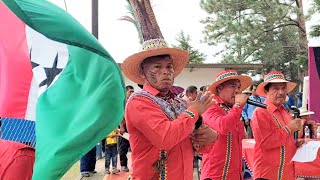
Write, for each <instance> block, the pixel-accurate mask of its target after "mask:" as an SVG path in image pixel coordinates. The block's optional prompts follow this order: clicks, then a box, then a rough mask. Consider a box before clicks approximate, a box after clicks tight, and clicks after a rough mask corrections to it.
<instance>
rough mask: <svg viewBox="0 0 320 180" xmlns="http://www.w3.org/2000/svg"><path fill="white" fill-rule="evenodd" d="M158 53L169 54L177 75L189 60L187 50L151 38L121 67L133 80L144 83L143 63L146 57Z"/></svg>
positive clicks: (162, 40) (174, 74)
mask: <svg viewBox="0 0 320 180" xmlns="http://www.w3.org/2000/svg"><path fill="white" fill-rule="evenodd" d="M158 55H169V56H170V57H171V58H172V61H173V69H174V73H173V76H174V77H176V76H178V74H180V72H181V71H182V70H183V69H184V68H185V66H186V65H187V64H188V61H189V53H188V52H187V51H184V50H181V49H177V48H170V47H169V46H168V44H167V43H166V42H165V40H164V39H150V40H147V41H145V42H144V43H143V44H142V48H141V51H140V52H138V53H135V54H133V55H131V56H129V57H128V58H126V59H125V60H124V61H123V63H122V65H121V69H122V71H123V73H124V74H125V75H126V76H127V78H129V79H130V80H131V81H133V82H135V83H138V84H144V79H143V78H142V77H141V63H142V61H143V60H144V59H146V58H148V57H152V56H158Z"/></svg>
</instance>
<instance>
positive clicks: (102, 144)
mask: <svg viewBox="0 0 320 180" xmlns="http://www.w3.org/2000/svg"><path fill="white" fill-rule="evenodd" d="M101 147H102V153H104V152H105V151H106V139H103V140H102V141H101Z"/></svg>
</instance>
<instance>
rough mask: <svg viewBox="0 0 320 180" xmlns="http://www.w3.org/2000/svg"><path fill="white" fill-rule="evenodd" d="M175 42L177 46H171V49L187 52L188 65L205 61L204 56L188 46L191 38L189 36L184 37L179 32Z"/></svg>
mask: <svg viewBox="0 0 320 180" xmlns="http://www.w3.org/2000/svg"><path fill="white" fill-rule="evenodd" d="M176 40H177V41H178V45H173V47H175V48H179V49H183V50H186V51H188V52H189V55H190V57H189V63H190V64H202V63H203V61H205V59H206V55H205V54H203V53H201V52H199V50H197V49H194V48H193V47H192V46H191V45H190V40H191V38H190V36H189V35H185V34H184V32H183V31H181V32H180V33H179V34H178V36H177V38H176Z"/></svg>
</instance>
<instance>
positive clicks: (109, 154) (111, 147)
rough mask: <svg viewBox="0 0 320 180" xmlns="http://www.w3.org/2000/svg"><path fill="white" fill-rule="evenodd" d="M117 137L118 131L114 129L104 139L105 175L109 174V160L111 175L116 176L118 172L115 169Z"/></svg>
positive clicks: (116, 162) (116, 163)
mask: <svg viewBox="0 0 320 180" xmlns="http://www.w3.org/2000/svg"><path fill="white" fill-rule="evenodd" d="M118 136H119V134H118V130H117V129H115V130H113V131H111V133H110V134H109V135H108V136H107V138H106V148H105V149H106V151H105V160H106V161H105V170H106V174H110V164H111V163H110V160H111V161H112V174H117V173H119V172H120V170H119V169H118V168H117V165H118V158H117V156H118V148H117V137H118Z"/></svg>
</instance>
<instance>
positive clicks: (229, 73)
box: [208, 70, 252, 95]
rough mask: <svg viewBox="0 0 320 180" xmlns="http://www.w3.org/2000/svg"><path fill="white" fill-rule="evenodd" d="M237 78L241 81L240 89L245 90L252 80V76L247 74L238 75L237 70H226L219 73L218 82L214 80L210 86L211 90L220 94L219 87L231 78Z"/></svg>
mask: <svg viewBox="0 0 320 180" xmlns="http://www.w3.org/2000/svg"><path fill="white" fill-rule="evenodd" d="M233 79H237V80H239V81H240V83H241V88H240V91H243V90H245V89H247V88H248V87H249V86H250V85H251V82H252V79H251V77H249V76H245V75H238V72H237V71H236V70H226V71H223V72H221V73H219V74H218V75H217V77H216V82H214V83H213V84H212V85H211V86H210V87H209V89H208V90H209V91H210V92H211V93H213V94H216V95H217V94H218V91H217V87H218V86H219V85H220V84H222V83H224V82H226V81H229V80H233Z"/></svg>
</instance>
